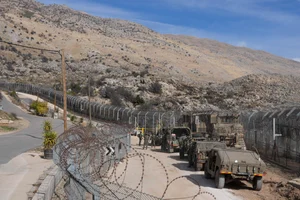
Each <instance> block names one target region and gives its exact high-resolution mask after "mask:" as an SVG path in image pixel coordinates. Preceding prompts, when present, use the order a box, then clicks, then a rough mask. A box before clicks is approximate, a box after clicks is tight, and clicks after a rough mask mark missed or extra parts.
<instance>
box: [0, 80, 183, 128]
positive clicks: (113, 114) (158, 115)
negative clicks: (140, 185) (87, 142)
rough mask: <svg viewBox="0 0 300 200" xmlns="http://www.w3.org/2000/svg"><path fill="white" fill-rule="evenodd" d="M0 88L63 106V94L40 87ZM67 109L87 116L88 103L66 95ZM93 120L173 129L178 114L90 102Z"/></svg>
mask: <svg viewBox="0 0 300 200" xmlns="http://www.w3.org/2000/svg"><path fill="white" fill-rule="evenodd" d="M0 88H1V89H6V90H9V91H13V90H14V91H17V92H24V93H28V94H32V95H36V96H39V97H41V98H43V99H45V100H47V101H49V102H54V100H55V101H56V104H57V105H59V106H63V93H62V92H61V91H56V90H54V89H52V88H46V87H43V86H41V85H32V84H23V83H8V82H0ZM67 109H68V110H69V111H73V112H76V113H78V114H80V115H84V116H89V101H88V100H87V99H84V98H81V97H76V96H71V95H67ZM91 115H92V119H93V120H103V121H108V122H109V121H111V122H114V123H122V124H129V125H132V126H135V127H143V128H145V129H155V128H160V127H174V126H176V125H177V124H178V121H179V119H180V116H181V115H180V113H179V112H177V111H169V112H164V111H161V112H160V111H145V110H137V109H131V108H125V107H118V106H113V105H105V104H100V103H97V102H91Z"/></svg>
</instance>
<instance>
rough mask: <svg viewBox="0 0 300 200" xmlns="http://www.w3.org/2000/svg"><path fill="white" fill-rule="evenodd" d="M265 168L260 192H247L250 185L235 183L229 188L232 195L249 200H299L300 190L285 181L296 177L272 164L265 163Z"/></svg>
mask: <svg viewBox="0 0 300 200" xmlns="http://www.w3.org/2000/svg"><path fill="white" fill-rule="evenodd" d="M267 166H268V170H267V175H266V176H265V177H264V185H263V189H262V190H261V191H260V192H256V191H253V190H249V188H250V187H251V185H250V184H249V183H247V182H236V183H232V184H231V185H230V186H229V188H232V193H233V194H236V195H239V196H242V197H243V198H244V199H251V200H252V199H253V200H267V199H273V200H286V199H289V200H300V190H299V189H297V188H294V187H293V186H291V185H289V184H287V181H289V180H291V179H293V178H295V177H296V175H295V174H292V173H290V172H289V171H288V170H285V169H279V168H278V167H277V166H275V165H273V164H269V163H267Z"/></svg>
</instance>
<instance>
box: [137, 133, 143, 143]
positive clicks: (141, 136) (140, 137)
mask: <svg viewBox="0 0 300 200" xmlns="http://www.w3.org/2000/svg"><path fill="white" fill-rule="evenodd" d="M138 138H139V146H141V143H142V139H143V135H142V132H141V131H139V132H138Z"/></svg>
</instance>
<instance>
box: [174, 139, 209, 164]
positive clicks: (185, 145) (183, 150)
mask: <svg viewBox="0 0 300 200" xmlns="http://www.w3.org/2000/svg"><path fill="white" fill-rule="evenodd" d="M206 139H207V138H205V137H203V136H202V134H191V135H190V136H182V137H180V138H179V139H178V141H179V158H180V159H184V157H185V154H188V151H189V149H190V147H191V144H192V143H193V142H194V141H204V140H206Z"/></svg>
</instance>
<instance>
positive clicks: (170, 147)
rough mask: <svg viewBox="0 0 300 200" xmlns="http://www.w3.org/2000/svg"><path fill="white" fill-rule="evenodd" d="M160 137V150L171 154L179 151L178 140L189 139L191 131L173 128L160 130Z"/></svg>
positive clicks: (183, 128) (185, 128)
mask: <svg viewBox="0 0 300 200" xmlns="http://www.w3.org/2000/svg"><path fill="white" fill-rule="evenodd" d="M160 134H161V135H162V142H161V150H162V151H166V152H169V153H172V152H174V151H178V150H179V139H180V138H184V137H190V135H191V131H190V129H189V128H187V127H173V128H165V129H161V130H160Z"/></svg>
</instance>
